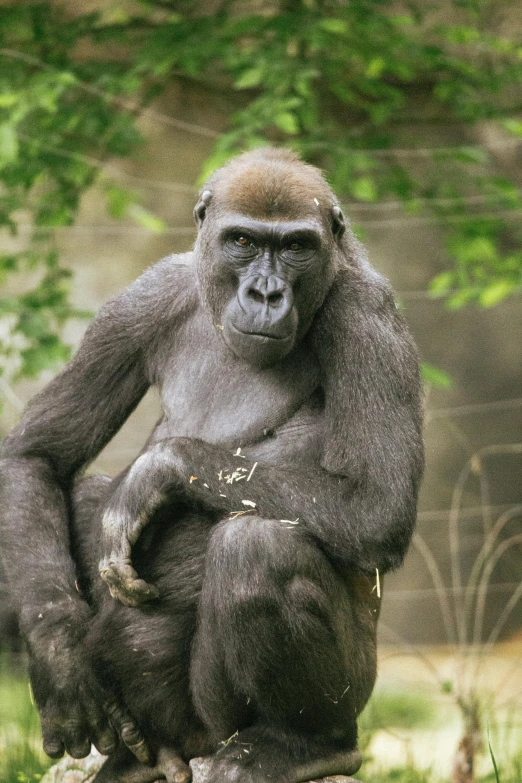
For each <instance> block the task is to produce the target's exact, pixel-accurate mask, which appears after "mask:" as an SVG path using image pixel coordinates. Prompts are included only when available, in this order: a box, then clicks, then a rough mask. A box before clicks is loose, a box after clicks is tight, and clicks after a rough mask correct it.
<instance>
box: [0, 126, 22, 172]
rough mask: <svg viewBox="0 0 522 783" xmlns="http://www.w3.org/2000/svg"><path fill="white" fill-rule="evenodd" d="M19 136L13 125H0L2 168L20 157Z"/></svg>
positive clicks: (0, 160)
mask: <svg viewBox="0 0 522 783" xmlns="http://www.w3.org/2000/svg"><path fill="white" fill-rule="evenodd" d="M18 146H19V145H18V136H17V135H16V131H15V129H14V127H13V126H12V125H9V124H8V123H6V122H4V123H2V124H1V125H0V166H1V165H5V164H7V163H11V162H12V161H13V160H15V159H16V157H17V156H18Z"/></svg>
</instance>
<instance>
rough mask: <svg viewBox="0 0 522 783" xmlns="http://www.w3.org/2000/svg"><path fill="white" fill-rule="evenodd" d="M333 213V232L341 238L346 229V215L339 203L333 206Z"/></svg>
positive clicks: (337, 237) (336, 236)
mask: <svg viewBox="0 0 522 783" xmlns="http://www.w3.org/2000/svg"><path fill="white" fill-rule="evenodd" d="M331 215H332V233H333V235H334V237H335V238H336V239H341V237H342V235H343V234H344V232H345V230H346V226H345V224H344V215H343V213H342V211H341V208H340V207H338V206H337V204H335V205H334V206H333V207H332V211H331Z"/></svg>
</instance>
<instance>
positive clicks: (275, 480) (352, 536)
mask: <svg viewBox="0 0 522 783" xmlns="http://www.w3.org/2000/svg"><path fill="white" fill-rule="evenodd" d="M393 467H394V468H395V469H390V470H389V471H387V476H388V477H391V479H390V483H389V484H388V485H387V486H386V485H385V484H384V482H383V481H382V480H381V478H380V477H379V476H378V475H374V476H371V477H369V476H367V477H366V480H365V481H364V482H357V481H355V480H353V479H351V478H349V477H346V476H335V475H332V474H329V473H327V472H326V471H325V470H322V469H321V468H317V469H314V468H292V467H279V466H273V465H267V464H259V463H255V462H252V461H251V460H248V459H244V458H243V457H242V456H240V455H231V454H230V452H229V451H227V450H226V449H224V448H221V447H219V446H214V445H212V444H209V443H206V442H204V441H202V440H198V439H191V438H172V439H170V440H166V441H162V442H161V443H158V444H156V445H155V446H153V447H152V448H151V449H150V451H149V452H147V453H146V454H144V455H142V456H141V457H140V458H139V460H138V461H137V462H136V463H134V465H133V467H132V468H131V470H130V471H129V473H128V475H127V477H126V479H125V481H124V482H123V484H122V486H121V489H120V491H119V492H118V493H116V496H115V499H114V503H113V502H111V504H110V508H109V511H108V514H107V516H106V518H105V520H106V522H108V523H109V525H110V527H111V530H112V532H113V533H115V534H116V535H122V534H123V532H125V533H126V535H127V536H128V541H129V542H130V543H134V542H135V541H136V540H137V538H138V536H139V533H140V531H141V529H142V528H143V526H144V525H145V524H146V522H147V520H148V519H149V518H150V516H151V514H152V512H153V511H154V510H155V508H157V507H158V505H160V504H161V503H162V502H163V501H164V500H165V499H167V498H168V497H171V498H175V497H176V496H177V497H180V498H183V499H184V500H187V501H189V502H193V503H200V504H201V505H203V506H204V507H206V508H208V509H209V510H212V511H214V512H215V513H216V515H217V516H218V517H219V516H221V515H223V516H224V515H227V514H229V515H231V516H232V517H233V516H234V515H238V516H239V515H243V514H248V513H255V514H258V515H260V516H262V517H264V518H267V519H281V520H283V522H284V524H287V525H289V526H290V525H292V524H295V525H301V526H304V527H305V528H306V529H307V530H308V531H309V532H310V533H311V535H312V536H313V537H314V538H315V539H316V541H317V542H318V544H319V545H320V546H321V548H322V549H323V550H324V551H325V552H326V553H327V554H328V556H329V557H331V558H332V559H333V560H335V561H337V562H340V563H341V564H345V565H352V566H356V567H357V568H361V569H363V570H367V571H374V570H375V569H376V568H378V569H379V570H380V571H382V572H385V571H388V570H389V569H390V568H395V567H397V566H398V565H399V564H400V563H401V562H402V559H403V557H404V555H405V553H406V550H407V548H408V544H409V541H410V538H411V532H412V528H413V524H414V521H415V505H416V497H417V488H416V482H415V476H414V475H413V474H412V472H411V471H410V473H411V478H410V480H409V481H407V480H405V478H404V476H405V472H406V471H405V466H404V465H400V464H398V460H397V459H396V460H395V465H394V466H393ZM395 476H397V477H398V479H397V480H396V481H393V480H392V479H393V477H395ZM132 526H133V527H132ZM113 552H115V553H117V552H118V546H117V545H116V546H114V545H113ZM129 556H130V547H129V548H128V549H127V552H126V557H129ZM108 559H109V560H110V558H108ZM121 559H122V560H123V559H124V558H121ZM115 560H118V555H117V554H116V557H115ZM128 562H130V560H129V561H128Z"/></svg>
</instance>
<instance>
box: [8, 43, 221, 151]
mask: <svg viewBox="0 0 522 783" xmlns="http://www.w3.org/2000/svg"><path fill="white" fill-rule="evenodd" d="M0 55H3V56H4V57H10V58H12V59H15V60H22V61H24V62H26V63H28V64H29V65H36V66H38V67H39V68H42V69H43V70H47V71H51V72H53V73H59V74H65V73H67V74H72V75H73V76H74V78H75V80H76V81H75V86H77V87H80V88H81V89H82V90H84V91H85V92H88V93H90V94H91V95H95V96H96V97H97V98H103V99H104V100H106V101H108V102H109V103H113V104H114V105H116V106H117V107H119V108H122V109H124V110H125V111H129V112H135V111H139V112H140V115H141V116H144V115H146V116H148V117H152V119H154V120H157V121H158V122H162V123H163V124H164V125H170V126H172V127H173V128H177V129H178V130H184V131H187V132H189V133H196V134H198V135H199V136H206V137H207V138H209V139H217V138H218V137H219V135H220V134H219V133H218V132H217V131H214V130H211V129H210V128H205V127H204V126H203V125H197V124H195V123H193V122H185V121H184V120H178V119H176V118H174V117H170V116H169V115H168V114H163V113H162V112H159V111H156V110H155V109H149V108H147V107H144V106H141V105H140V104H139V103H136V102H135V101H129V100H126V99H125V98H121V97H120V96H117V95H112V94H111V93H109V92H108V91H107V90H102V89H101V88H99V87H95V86H94V85H93V84H90V83H89V82H85V81H83V80H82V79H78V77H77V76H76V74H75V73H74V72H73V71H65V70H62V69H60V68H56V67H55V66H54V65H49V63H46V62H44V61H43V60H40V59H39V58H38V57H33V56H31V55H28V54H25V52H21V51H19V50H18V49H0Z"/></svg>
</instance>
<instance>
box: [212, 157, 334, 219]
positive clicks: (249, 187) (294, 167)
mask: <svg viewBox="0 0 522 783" xmlns="http://www.w3.org/2000/svg"><path fill="white" fill-rule="evenodd" d="M205 187H208V188H209V190H210V191H211V192H212V194H213V197H215V200H216V202H217V204H218V205H223V206H225V205H226V208H227V210H233V211H234V212H239V213H241V214H244V215H249V216H251V217H254V218H259V219H274V218H280V219H283V220H298V219H299V218H303V217H307V216H312V215H317V214H318V212H319V211H320V207H323V208H325V207H326V208H328V207H330V206H331V205H332V204H333V203H335V197H334V195H333V193H332V191H331V190H330V188H329V187H328V185H327V183H326V182H325V180H324V179H323V177H322V175H321V173H320V171H319V169H316V168H315V167H314V166H310V165H308V164H306V163H303V162H302V161H300V160H299V158H297V157H296V156H295V155H294V154H293V153H292V152H290V151H289V150H283V149H276V148H272V147H269V148H263V149H260V150H255V151H254V152H247V153H245V154H243V155H240V156H238V157H237V158H234V159H233V160H232V161H231V162H230V163H228V164H227V165H226V166H224V167H223V168H222V169H220V170H219V171H217V172H216V173H215V174H214V175H213V176H212V177H211V178H210V180H209V181H208V183H207V185H206V186H205Z"/></svg>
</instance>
